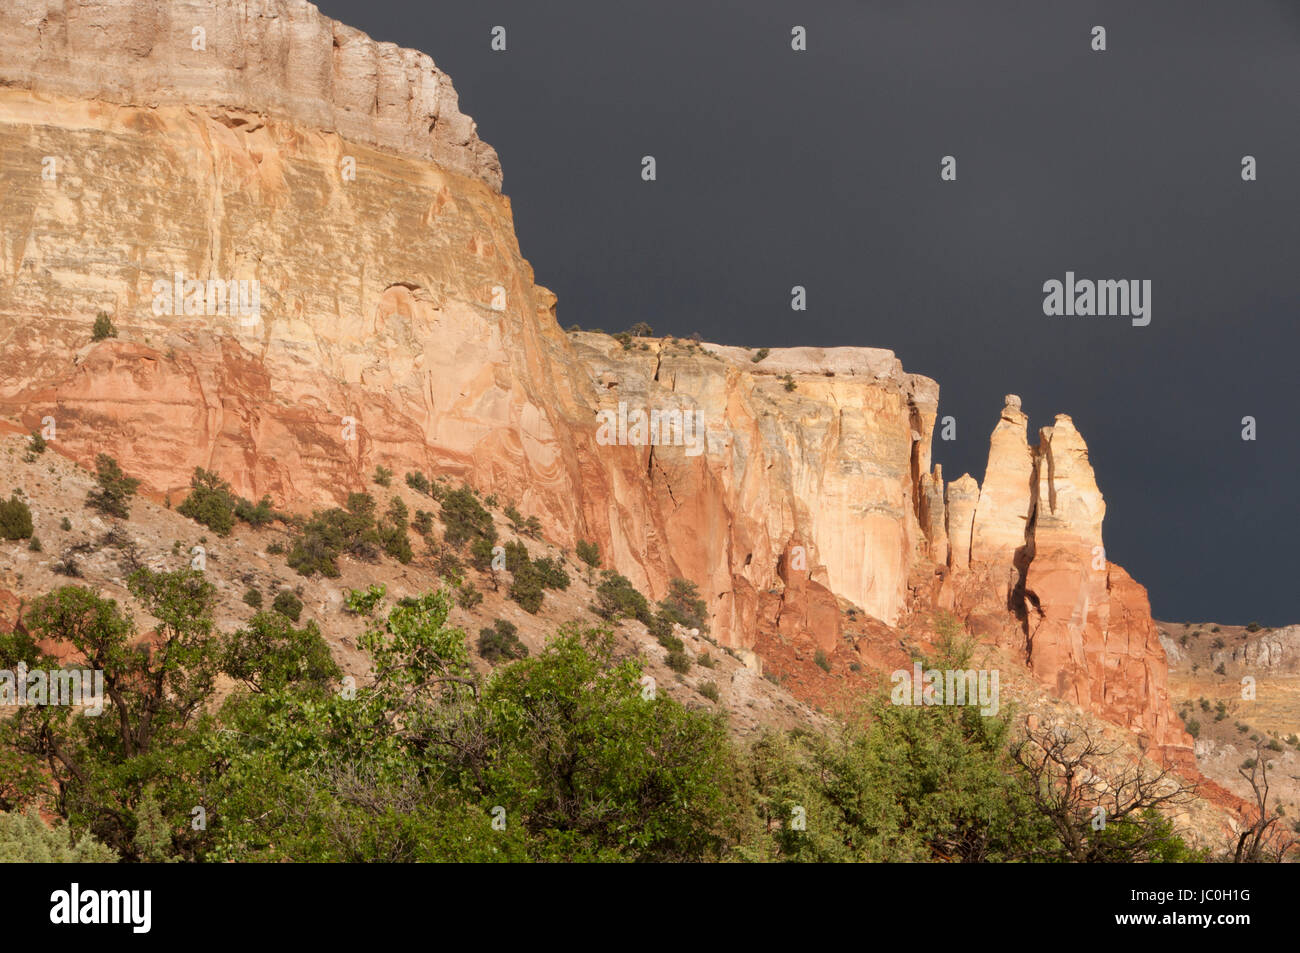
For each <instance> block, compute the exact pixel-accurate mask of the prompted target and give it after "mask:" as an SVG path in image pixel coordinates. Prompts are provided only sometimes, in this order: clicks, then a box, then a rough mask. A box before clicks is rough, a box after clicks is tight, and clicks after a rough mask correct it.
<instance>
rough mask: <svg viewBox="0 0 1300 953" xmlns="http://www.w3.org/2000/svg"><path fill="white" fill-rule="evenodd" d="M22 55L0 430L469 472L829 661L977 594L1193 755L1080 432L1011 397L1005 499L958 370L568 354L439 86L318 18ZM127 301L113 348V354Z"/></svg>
mask: <svg viewBox="0 0 1300 953" xmlns="http://www.w3.org/2000/svg"><path fill="white" fill-rule="evenodd" d="M194 26H204V27H205V37H206V39H205V44H206V50H204V51H198V50H195V49H194V48H193V35H194V34H193V27H194ZM0 36H2V37H3V39H0V341H3V357H2V358H0V416H3V417H7V418H9V419H10V420H11V421H14V422H15V423H16V424H17V425H20V426H21V427H23V428H25V429H36V428H39V427H40V426H41V425H42V421H43V420H45V419H46V418H52V419H53V421H54V424H55V426H56V428H57V435H56V436H55V438H54V440H52V441H51V445H52V446H53V447H54V448H55V449H57V450H58V451H59V452H60V453H62V454H64V455H66V456H68V457H70V458H72V459H74V460H77V461H79V462H81V463H83V464H89V463H91V462H92V461H93V459H94V457H95V455H96V453H98V452H101V451H106V452H108V453H111V454H113V455H114V456H116V457H117V458H118V460H119V461H120V462H121V463H122V465H123V467H124V468H125V469H126V470H127V471H128V472H129V473H131V474H133V475H135V476H138V477H140V478H142V479H143V480H144V482H145V487H146V488H147V489H148V490H149V491H151V492H153V493H154V494H156V495H157V496H158V497H160V498H161V497H162V496H164V495H166V494H171V495H172V496H173V498H176V499H179V497H180V495H181V494H183V493H184V492H185V488H186V486H187V485H188V480H189V476H190V474H191V472H192V471H193V469H194V467H195V466H203V467H206V468H209V469H214V470H217V471H219V472H220V473H221V474H222V475H223V476H224V477H226V478H227V479H228V480H230V481H231V483H232V484H233V485H234V487H235V489H236V490H237V491H238V492H239V493H241V494H243V495H246V496H250V497H254V498H255V497H259V496H261V495H262V494H264V493H266V494H270V495H271V496H272V497H273V498H275V500H276V501H277V502H278V503H279V504H281V505H283V506H287V507H296V508H299V509H303V508H307V507H310V506H312V505H314V504H320V503H323V502H327V501H328V502H333V501H336V500H338V499H339V498H340V497H341V496H342V495H343V494H344V493H346V492H347V491H348V490H355V489H362V488H364V487H365V486H366V485H367V476H368V475H369V474H370V473H371V472H373V470H374V468H375V467H376V465H380V464H382V465H384V466H388V467H391V468H392V469H394V470H395V471H396V472H397V473H398V474H399V475H400V474H402V473H404V472H406V471H409V470H415V469H420V470H424V471H426V472H433V473H438V474H447V475H451V476H453V477H459V478H464V479H467V480H469V481H470V482H472V483H474V484H475V485H476V486H478V487H479V488H481V489H482V490H483V491H484V492H490V493H496V494H497V495H499V496H500V497H502V498H503V499H512V500H515V501H517V504H518V506H519V508H520V510H521V511H522V512H523V513H525V514H528V515H536V516H537V517H538V518H539V519H540V520H541V522H542V525H543V528H544V530H545V532H546V535H547V536H548V537H549V538H550V539H552V540H554V541H555V542H557V543H559V544H561V545H568V546H571V545H572V544H573V543H575V542H576V541H577V540H578V539H595V540H597V541H598V542H599V543H600V545H601V549H602V551H603V552H604V553H606V554H607V564H610V565H613V566H614V567H616V568H617V569H618V570H619V571H620V572H622V573H624V574H625V575H628V576H629V577H631V578H632V580H633V581H634V582H635V583H636V584H637V585H639V586H641V587H642V588H644V589H645V590H646V591H647V592H648V593H649V594H650V595H651V596H653V597H656V598H657V597H659V596H661V595H662V594H663V592H664V591H665V589H666V587H667V582H668V580H669V579H670V578H672V577H673V576H685V577H687V578H690V579H693V580H695V581H697V582H698V583H699V584H700V588H701V592H702V593H703V594H704V595H705V596H706V598H707V600H708V603H709V608H710V613H711V625H712V628H713V631H714V633H715V635H717V637H718V638H719V639H720V640H722V641H723V642H724V643H725V644H729V645H731V646H735V647H740V648H750V647H752V646H754V645H755V644H756V642H757V635H756V633H757V629H758V627H759V626H760V625H766V626H769V627H771V628H774V629H775V630H776V631H777V632H779V633H783V634H785V635H788V636H789V637H792V638H793V637H803V638H811V639H812V640H813V641H815V642H816V643H817V644H818V645H819V646H822V647H824V648H829V647H831V646H833V645H834V644H835V642H836V641H837V640H838V639H839V638H840V632H841V621H840V603H839V600H841V599H843V600H847V601H848V602H849V603H852V604H854V605H856V606H857V607H859V608H861V609H862V610H864V611H865V612H867V613H868V614H869V615H871V616H873V617H875V618H876V619H879V620H881V621H883V622H884V623H887V624H889V625H893V624H896V623H899V622H900V621H901V620H903V619H904V618H905V617H907V616H908V615H909V613H916V612H919V611H921V610H923V609H925V608H927V607H929V606H943V607H949V608H952V609H954V610H956V611H957V612H958V613H959V614H960V615H962V616H963V618H965V619H966V620H967V621H968V622H969V623H970V624H971V625H972V627H973V628H974V630H976V631H979V632H980V633H981V634H983V635H986V636H988V637H990V638H993V639H996V640H998V641H999V642H1002V643H1003V644H1005V645H1009V646H1014V647H1017V648H1019V649H1020V650H1022V651H1023V653H1024V659H1025V662H1026V664H1027V665H1028V666H1029V668H1030V669H1031V670H1032V671H1033V672H1034V673H1035V675H1036V676H1037V677H1038V678H1039V679H1040V680H1041V681H1042V682H1043V683H1045V684H1047V685H1049V686H1051V687H1052V688H1053V689H1054V690H1055V691H1057V692H1059V693H1061V694H1062V695H1064V696H1066V697H1068V698H1069V699H1071V700H1073V701H1076V702H1077V703H1078V704H1080V705H1082V706H1084V707H1087V708H1090V709H1092V710H1095V711H1098V712H1100V713H1103V714H1104V715H1105V716H1106V717H1108V718H1111V719H1112V720H1115V721H1117V722H1118V723H1120V724H1123V725H1126V726H1128V727H1131V728H1133V729H1134V730H1135V731H1138V732H1140V733H1142V734H1143V735H1144V736H1146V737H1148V738H1149V739H1150V740H1151V742H1152V743H1154V744H1156V745H1181V744H1183V743H1184V741H1185V739H1184V738H1183V737H1180V735H1181V732H1180V730H1179V729H1178V728H1177V727H1176V724H1177V723H1176V722H1174V721H1173V720H1172V715H1171V714H1170V712H1169V709H1168V705H1167V702H1166V700H1165V696H1164V683H1163V677H1164V656H1163V651H1162V650H1161V648H1160V644H1159V641H1158V639H1157V638H1156V636H1155V632H1154V626H1153V625H1152V623H1151V620H1150V612H1149V609H1148V607H1147V603H1146V596H1145V592H1144V590H1142V589H1141V587H1140V586H1138V585H1137V584H1136V583H1134V582H1133V581H1132V580H1131V579H1129V577H1128V576H1127V575H1126V574H1124V573H1123V570H1120V569H1119V568H1118V567H1115V566H1112V565H1111V564H1109V563H1106V562H1103V563H1102V567H1103V568H1101V569H1097V568H1095V565H1094V549H1095V548H1096V547H1099V546H1100V545H1101V518H1102V515H1103V514H1104V505H1103V504H1102V502H1101V496H1100V493H1099V492H1098V491H1097V488H1096V483H1095V480H1094V478H1093V475H1092V471H1091V467H1090V466H1089V465H1088V462H1087V455H1086V449H1085V448H1084V446H1083V442H1082V438H1081V437H1079V435H1078V433H1077V431H1076V430H1075V429H1074V428H1073V425H1072V424H1071V423H1070V422H1069V419H1068V418H1064V417H1062V418H1058V422H1057V424H1056V426H1055V427H1053V428H1049V430H1048V431H1044V434H1043V435H1041V436H1040V441H1039V444H1038V446H1037V447H1031V446H1030V445H1029V443H1028V440H1027V437H1026V434H1025V426H1026V418H1025V415H1024V414H1023V413H1022V412H1021V411H1020V409H1019V406H1018V401H1014V402H1013V401H1010V400H1009V401H1008V405H1007V407H1006V408H1005V409H1004V410H1003V413H1002V417H1001V420H1000V421H999V422H998V424H997V428H996V430H995V432H994V436H993V444H992V450H991V453H990V461H989V467H988V471H987V473H986V475H985V479H984V484H983V486H982V487H981V486H980V485H979V484H977V483H976V482H975V481H974V480H973V479H972V478H970V477H969V476H964V477H962V478H961V479H959V480H957V481H955V482H953V483H951V484H948V485H947V486H946V487H945V484H944V481H943V475H942V473H941V472H940V470H939V469H938V468H937V467H933V468H932V466H931V459H930V454H931V450H930V446H931V434H932V429H933V424H934V418H935V411H936V407H937V403H938V386H937V385H936V384H935V383H934V382H933V381H931V380H929V379H927V378H924V377H920V376H918V375H913V374H908V373H906V372H904V370H903V368H902V366H901V364H900V362H899V361H898V360H897V359H896V358H895V356H894V355H893V354H892V353H891V352H889V351H884V350H878V349H871V348H835V349H818V348H792V349H784V350H774V351H772V352H771V353H770V354H769V355H768V356H767V357H766V358H765V359H763V360H761V361H757V362H756V361H755V360H753V358H754V357H755V356H757V355H755V354H753V353H752V352H750V351H748V350H746V349H740V348H728V347H721V346H714V345H703V346H695V345H690V344H684V343H682V342H671V341H661V340H653V341H652V340H641V341H636V340H632V341H629V342H628V345H627V346H624V345H623V344H620V343H619V342H617V341H615V340H614V339H612V338H610V337H608V336H605V335H597V334H574V335H566V334H564V333H563V332H561V331H560V329H559V327H558V325H557V324H556V320H555V305H556V300H555V296H554V295H553V294H551V293H550V292H549V291H547V290H546V289H545V288H543V287H540V286H538V285H537V284H535V282H534V278H533V273H532V269H531V267H530V266H529V264H528V262H527V261H525V260H524V258H523V257H522V255H521V253H520V250H519V248H518V244H517V241H516V238H515V234H514V228H513V223H512V220H511V211H510V202H509V200H508V199H507V198H506V197H504V196H503V195H502V194H501V193H500V191H499V185H500V170H499V166H497V164H496V160H495V155H494V154H493V153H492V151H491V150H490V148H488V147H487V146H485V145H484V144H482V143H481V142H479V141H478V139H477V137H476V136H475V135H474V130H473V123H472V122H471V121H470V120H469V119H468V118H467V117H465V116H463V115H461V114H460V113H459V111H458V109H457V107H456V100H455V94H454V92H453V91H452V88H451V85H450V82H449V81H448V80H447V78H446V76H445V75H444V74H442V73H440V72H438V71H437V70H436V69H435V67H434V66H433V64H432V61H430V60H429V59H428V57H425V56H423V55H422V54H418V53H414V52H412V51H406V50H399V49H397V48H396V47H392V46H391V45H387V44H376V43H374V42H373V41H371V40H370V39H369V38H367V37H364V36H363V35H361V34H359V33H357V32H356V31H353V30H350V29H348V28H346V27H343V26H341V25H340V24H336V23H334V22H333V21H330V20H329V19H328V18H325V17H323V16H321V15H320V14H319V12H318V11H316V9H315V8H314V7H312V6H311V5H309V4H306V3H302V2H298V0H248V2H236V0H222V2H216V3H203V4H199V3H176V4H173V5H171V6H167V5H164V4H157V3H150V2H146V0H112V2H99V3H90V2H88V0H69V2H66V3H65V2H54V0H18V2H16V3H9V4H6V5H5V7H4V9H3V12H0ZM51 158H52V159H53V160H54V161H53V163H52V164H51V163H50V162H48V161H47V160H48V159H51ZM349 168H352V169H355V176H352V175H349V174H348V171H347V170H349ZM51 172H52V174H51ZM178 274H179V275H181V276H182V279H183V280H184V279H188V280H193V281H199V282H207V281H209V280H214V281H215V280H220V281H230V280H235V281H238V280H245V281H252V280H256V281H257V282H258V283H259V286H260V302H261V305H260V312H259V313H258V314H257V315H256V317H255V319H254V320H248V318H247V316H240V315H237V314H224V313H211V309H206V311H207V313H204V312H205V309H204V308H202V307H199V308H196V309H194V311H193V312H192V313H188V314H187V313H184V312H182V313H181V314H179V315H178V314H174V313H172V311H168V310H167V309H161V312H162V313H160V308H159V307H158V301H157V296H158V291H157V287H158V286H157V283H158V282H160V281H161V282H163V283H164V284H167V283H169V282H171V281H172V280H173V278H174V276H176V275H178ZM173 310H180V309H173ZM100 311H104V312H108V313H109V314H110V315H111V316H112V320H113V322H114V323H115V325H116V327H117V328H118V330H119V336H118V337H117V338H116V339H108V340H104V341H100V342H96V343H92V342H91V340H90V333H89V330H90V326H91V323H92V322H93V320H94V317H95V315H96V313H97V312H100ZM784 380H788V381H789V382H790V383H789V384H787V383H785V382H784ZM791 384H792V385H793V388H791V387H790V385H791ZM620 405H621V406H622V412H623V413H628V412H631V413H635V412H637V411H643V412H646V413H651V412H654V411H659V412H661V413H671V412H677V413H678V414H679V415H687V414H690V415H692V418H691V419H695V418H694V416H693V415H695V414H698V415H699V417H698V419H699V420H701V421H702V423H703V434H704V442H703V444H702V446H696V447H692V446H690V445H688V444H686V442H685V441H680V440H674V439H667V440H662V441H659V442H651V441H648V440H641V441H637V440H630V441H625V442H619V441H618V440H615V441H613V442H611V441H609V440H604V439H601V435H600V431H599V428H598V421H599V419H600V418H598V416H597V415H598V412H600V411H602V410H604V411H609V412H612V413H613V414H614V415H615V416H616V417H617V416H618V414H619V413H620ZM681 419H682V420H683V421H684V420H685V419H686V417H685V416H681Z"/></svg>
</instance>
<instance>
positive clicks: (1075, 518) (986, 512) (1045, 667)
mask: <svg viewBox="0 0 1300 953" xmlns="http://www.w3.org/2000/svg"><path fill="white" fill-rule="evenodd" d="M1027 424H1028V417H1027V416H1026V415H1025V414H1024V412H1023V411H1022V410H1021V409H1020V399H1019V398H1018V397H1015V396H1014V395H1012V396H1008V397H1007V399H1006V406H1005V407H1004V408H1003V410H1002V414H1001V417H1000V419H999V421H998V423H997V426H996V427H995V428H994V431H993V436H992V438H991V441H990V448H989V464H988V469H987V471H986V474H985V479H984V484H983V486H982V487H980V489H979V499H978V502H977V503H976V504H975V514H974V520H973V531H972V532H973V536H972V542H971V547H970V553H969V559H968V560H963V559H962V558H961V552H960V550H959V548H958V546H956V545H954V546H953V558H952V560H951V563H950V574H949V576H948V577H947V579H946V580H945V581H944V584H943V586H944V591H943V592H942V593H941V595H940V597H939V603H940V604H941V605H943V606H947V607H952V608H955V609H956V610H957V611H958V613H959V614H960V615H962V616H963V617H964V618H965V619H966V621H967V622H968V623H969V624H970V625H971V627H972V629H974V630H975V631H977V632H980V633H981V634H983V635H985V636H987V637H991V638H994V639H996V640H997V641H999V642H1001V643H1003V644H1007V645H1011V646H1014V647H1016V648H1018V649H1021V650H1022V651H1023V652H1024V657H1025V662H1026V664H1027V665H1028V666H1029V668H1030V670H1031V671H1032V672H1033V673H1034V675H1035V676H1036V677H1037V678H1038V679H1039V681H1041V682H1042V683H1043V684H1045V685H1047V686H1049V687H1050V688H1051V689H1052V690H1053V691H1054V692H1055V693H1056V694H1057V695H1058V696H1060V697H1062V698H1065V699H1067V700H1069V701H1072V702H1074V703H1075V704H1078V705H1080V706H1081V707H1083V708H1086V709H1088V710H1090V711H1094V712H1097V713H1099V714H1101V715H1102V716H1103V717H1105V718H1107V719H1109V720H1110V721H1113V722H1115V723H1117V724H1120V725H1123V726H1125V727H1128V728H1131V729H1132V730H1133V731H1135V732H1137V733H1138V734H1140V735H1142V736H1143V737H1144V738H1145V739H1147V741H1148V742H1149V743H1150V744H1151V745H1152V746H1154V747H1155V748H1157V749H1160V750H1161V753H1163V754H1164V755H1165V756H1166V757H1167V758H1168V759H1170V760H1174V761H1181V762H1183V763H1190V761H1191V755H1190V752H1191V747H1190V746H1191V738H1190V737H1189V736H1188V735H1187V734H1186V733H1185V732H1184V731H1183V729H1182V725H1181V723H1179V722H1178V720H1177V719H1176V718H1175V716H1174V714H1173V710H1172V708H1171V706H1170V704H1169V688H1168V664H1167V661H1166V658H1165V651H1164V648H1163V646H1162V645H1161V643H1160V638H1159V635H1158V632H1157V629H1156V625H1155V622H1154V621H1153V620H1152V618H1151V606H1150V603H1149V601H1148V599H1147V594H1146V590H1145V589H1144V588H1143V587H1142V586H1140V585H1138V584H1137V583H1136V582H1134V581H1133V579H1132V578H1131V577H1130V576H1129V575H1128V573H1127V572H1125V571H1124V570H1123V569H1122V568H1121V567H1119V566H1117V565H1115V564H1114V563H1111V562H1110V561H1109V560H1108V559H1107V558H1106V554H1105V549H1104V546H1103V543H1102V520H1103V517H1104V516H1105V513H1106V504H1105V502H1104V500H1103V499H1102V495H1101V491H1100V490H1099V489H1098V488H1097V481H1096V477H1095V475H1094V473H1093V469H1092V465H1091V463H1090V462H1089V460H1088V448H1087V446H1086V444H1085V443H1084V440H1083V437H1082V435H1081V434H1080V433H1079V431H1078V429H1077V428H1076V427H1075V426H1074V422H1073V421H1072V420H1071V419H1070V418H1069V417H1068V416H1066V415H1065V414H1060V415H1058V416H1057V417H1056V422H1055V424H1054V425H1053V426H1051V427H1044V428H1042V430H1040V431H1039V439H1038V443H1037V445H1033V446H1031V445H1030V444H1029V442H1028V440H1027V437H1026V426H1027ZM973 484H974V481H973V480H972V479H971V478H970V477H969V476H963V477H962V479H961V480H958V481H956V482H954V483H953V484H950V485H949V488H948V505H949V516H948V523H949V527H950V533H951V532H953V531H952V530H951V527H952V526H954V525H956V526H958V527H961V526H963V525H965V522H966V520H967V519H969V516H968V514H969V513H970V505H971V504H970V500H971V496H972V489H973Z"/></svg>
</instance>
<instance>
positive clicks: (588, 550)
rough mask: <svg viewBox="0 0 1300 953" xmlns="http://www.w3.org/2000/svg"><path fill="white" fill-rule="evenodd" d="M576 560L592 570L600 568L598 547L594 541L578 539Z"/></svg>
mask: <svg viewBox="0 0 1300 953" xmlns="http://www.w3.org/2000/svg"><path fill="white" fill-rule="evenodd" d="M576 551H577V553H578V558H579V559H581V560H582V561H583V562H584V563H586V564H587V565H588V566H590V567H591V568H593V569H598V568H600V546H599V545H597V544H596V543H595V542H594V541H591V540H586V539H580V540H578V545H577V549H576Z"/></svg>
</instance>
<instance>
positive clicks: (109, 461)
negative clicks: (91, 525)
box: [86, 453, 140, 519]
mask: <svg viewBox="0 0 1300 953" xmlns="http://www.w3.org/2000/svg"><path fill="white" fill-rule="evenodd" d="M95 482H96V483H97V484H98V485H99V486H98V489H94V490H91V491H90V492H89V493H87V494H86V505H87V506H89V507H91V508H92V509H96V510H99V512H101V513H103V514H105V515H106V516H116V517H119V518H121V519H126V518H127V517H128V516H130V515H131V506H130V500H131V497H133V496H135V491H136V489H137V488H138V487H139V486H140V481H139V480H137V479H136V478H135V477H129V476H127V475H126V474H125V473H123V472H122V468H121V467H119V466H118V465H117V461H116V460H114V459H113V458H112V457H110V456H109V455H108V454H106V453H101V454H99V455H98V456H96V457H95Z"/></svg>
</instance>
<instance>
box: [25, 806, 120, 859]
mask: <svg viewBox="0 0 1300 953" xmlns="http://www.w3.org/2000/svg"><path fill="white" fill-rule="evenodd" d="M116 862H117V853H116V852H115V851H113V850H112V849H111V848H108V847H105V846H104V845H103V844H101V843H99V841H97V840H95V839H94V838H93V837H91V836H90V835H89V834H83V835H82V836H81V837H74V835H73V834H72V832H71V831H70V830H69V829H68V827H67V826H66V825H65V824H63V823H62V822H56V823H55V825H54V827H47V826H46V825H45V822H44V821H42V820H41V816H40V814H39V813H37V811H36V808H35V807H32V808H30V809H28V810H27V811H26V812H25V813H21V814H12V813H11V814H5V813H0V864H112V863H116Z"/></svg>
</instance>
